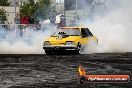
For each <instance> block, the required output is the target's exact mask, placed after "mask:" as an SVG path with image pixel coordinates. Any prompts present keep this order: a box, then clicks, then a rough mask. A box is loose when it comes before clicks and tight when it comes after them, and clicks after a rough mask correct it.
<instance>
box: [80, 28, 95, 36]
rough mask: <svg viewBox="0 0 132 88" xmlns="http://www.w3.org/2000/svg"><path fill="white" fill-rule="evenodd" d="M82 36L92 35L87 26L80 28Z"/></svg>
mask: <svg viewBox="0 0 132 88" xmlns="http://www.w3.org/2000/svg"><path fill="white" fill-rule="evenodd" d="M81 32H82V37H88V36H93V34H92V33H91V32H90V31H89V29H88V28H81Z"/></svg>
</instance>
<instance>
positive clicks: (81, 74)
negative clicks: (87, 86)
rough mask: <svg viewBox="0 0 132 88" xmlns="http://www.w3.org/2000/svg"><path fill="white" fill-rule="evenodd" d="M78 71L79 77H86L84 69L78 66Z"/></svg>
mask: <svg viewBox="0 0 132 88" xmlns="http://www.w3.org/2000/svg"><path fill="white" fill-rule="evenodd" d="M78 71H79V75H80V76H85V75H86V72H85V69H84V68H83V67H82V66H79V68H78Z"/></svg>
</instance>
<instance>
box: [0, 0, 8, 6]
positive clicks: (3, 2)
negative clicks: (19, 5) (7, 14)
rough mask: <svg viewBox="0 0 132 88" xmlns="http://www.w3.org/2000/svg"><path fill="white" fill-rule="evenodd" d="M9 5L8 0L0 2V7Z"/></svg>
mask: <svg viewBox="0 0 132 88" xmlns="http://www.w3.org/2000/svg"><path fill="white" fill-rule="evenodd" d="M9 5H10V3H9V2H8V0H0V6H9Z"/></svg>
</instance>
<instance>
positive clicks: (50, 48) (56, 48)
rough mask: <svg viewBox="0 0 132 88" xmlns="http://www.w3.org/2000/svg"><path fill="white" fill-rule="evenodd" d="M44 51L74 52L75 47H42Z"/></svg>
mask: <svg viewBox="0 0 132 88" xmlns="http://www.w3.org/2000/svg"><path fill="white" fill-rule="evenodd" d="M43 49H44V50H76V49H77V47H76V46H43Z"/></svg>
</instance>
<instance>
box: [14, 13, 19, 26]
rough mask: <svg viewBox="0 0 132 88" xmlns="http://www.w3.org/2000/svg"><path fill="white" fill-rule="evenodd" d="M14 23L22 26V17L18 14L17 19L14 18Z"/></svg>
mask: <svg viewBox="0 0 132 88" xmlns="http://www.w3.org/2000/svg"><path fill="white" fill-rule="evenodd" d="M14 23H15V24H20V16H19V14H16V17H15V18H14Z"/></svg>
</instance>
